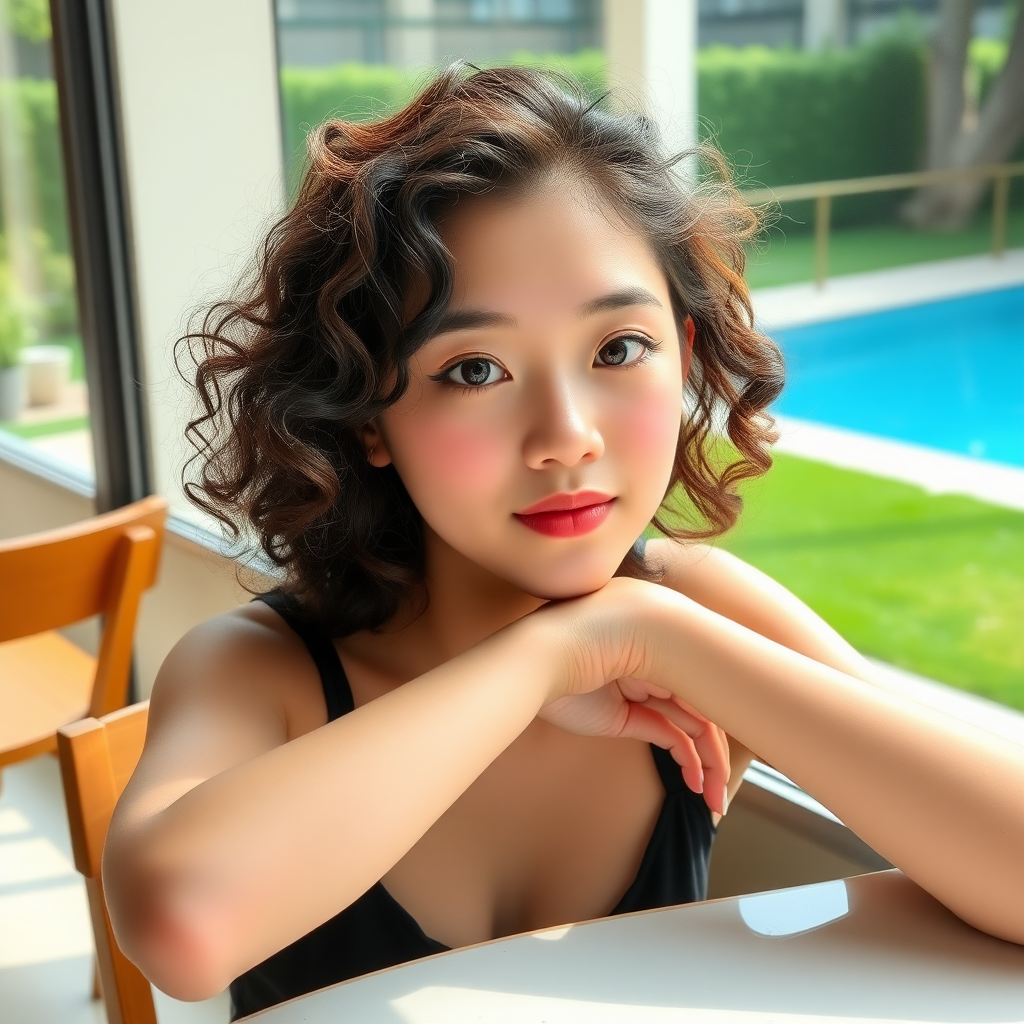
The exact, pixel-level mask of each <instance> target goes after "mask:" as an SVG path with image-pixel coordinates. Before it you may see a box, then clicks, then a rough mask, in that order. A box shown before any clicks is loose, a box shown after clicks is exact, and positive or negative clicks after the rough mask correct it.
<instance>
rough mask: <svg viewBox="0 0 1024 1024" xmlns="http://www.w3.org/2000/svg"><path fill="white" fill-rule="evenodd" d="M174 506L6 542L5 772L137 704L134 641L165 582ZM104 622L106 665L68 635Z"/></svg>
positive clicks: (1, 646)
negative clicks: (154, 590) (75, 627)
mask: <svg viewBox="0 0 1024 1024" xmlns="http://www.w3.org/2000/svg"><path fill="white" fill-rule="evenodd" d="M166 518H167V502H166V501H165V500H164V499H163V498H157V497H152V498H145V499H143V500H142V501H137V502H135V503H134V504H132V505H127V506H125V507H124V508H120V509H117V510H116V511H114V512H108V513H106V514H105V515H100V516H96V517H95V518H93V519H89V520H86V521H85V522H83V523H76V524H75V525H73V526H67V527H63V528H61V529H58V530H51V531H49V532H47V533H38V534H33V535H31V536H29V537H20V538H17V539H15V540H8V541H0V770H2V769H3V768H4V767H5V766H6V765H9V764H13V763H14V762H16V761H22V760H25V759H27V758H30V757H35V756H36V755H37V754H42V753H47V752H49V753H56V751H57V735H56V734H57V729H58V728H60V726H62V725H66V724H67V723H69V722H74V721H77V720H78V719H80V718H84V717H85V716H86V715H90V716H92V717H94V718H98V717H99V716H101V715H105V714H107V713H108V712H110V711H113V710H115V709H116V708H120V707H124V705H125V703H126V702H127V700H128V679H129V675H130V672H131V656H132V636H133V634H134V632H135V619H136V616H137V614H138V610H139V601H140V599H141V597H142V594H143V591H145V590H146V589H148V588H149V587H151V586H152V585H153V583H154V582H155V580H156V572H157V566H158V563H159V560H160V550H161V547H162V544H163V534H164V522H165V520H166ZM93 615H102V616H103V635H102V640H101V642H100V651H99V656H98V657H97V658H92V657H90V656H89V655H88V654H86V653H85V652H84V651H82V650H81V649H80V648H78V647H76V646H75V645H74V644H72V643H71V642H70V641H68V640H66V639H64V637H62V636H61V635H60V634H59V633H56V632H53V631H54V630H56V629H59V628H60V627H61V626H67V625H70V624H71V623H73V622H79V621H81V620H82V619H87V618H90V617H91V616H93Z"/></svg>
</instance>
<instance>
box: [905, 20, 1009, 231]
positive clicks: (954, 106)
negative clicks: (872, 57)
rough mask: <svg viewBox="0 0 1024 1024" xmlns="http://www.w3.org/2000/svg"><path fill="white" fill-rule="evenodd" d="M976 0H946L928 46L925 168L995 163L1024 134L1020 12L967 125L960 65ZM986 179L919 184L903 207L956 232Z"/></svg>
mask: <svg viewBox="0 0 1024 1024" xmlns="http://www.w3.org/2000/svg"><path fill="white" fill-rule="evenodd" d="M974 7H975V2H974V0H944V2H943V4H942V7H941V10H940V17H939V27H938V30H937V31H936V34H935V39H934V42H933V45H932V61H931V69H930V72H931V79H930V83H929V84H930V95H929V118H928V158H927V167H928V169H929V170H932V169H940V168H945V167H973V166H978V165H981V164H993V163H1001V162H1002V161H1004V160H1006V159H1007V158H1008V157H1009V156H1010V154H1011V153H1012V152H1013V151H1014V149H1015V148H1016V146H1017V143H1018V142H1019V141H1020V139H1021V137H1022V136H1024V17H1022V16H1020V15H1018V17H1017V22H1016V25H1015V26H1014V30H1013V38H1012V39H1011V41H1010V47H1009V52H1008V53H1007V55H1006V64H1005V65H1004V66H1003V69H1002V71H1001V72H1000V73H999V77H998V78H997V79H996V81H995V83H994V84H993V86H992V88H991V90H990V91H989V94H988V96H987V97H986V99H985V104H984V106H983V107H982V109H981V113H980V114H979V116H978V120H977V125H976V126H975V127H973V128H972V129H970V130H966V129H965V126H964V122H963V114H964V86H963V81H964V67H965V65H966V60H967V46H968V43H969V42H970V23H971V18H972V15H973V12H974ZM990 184H991V182H988V181H982V180H975V181H959V182H948V183H946V184H943V185H930V186H928V187H926V188H922V189H920V190H919V191H918V192H917V193H916V194H915V195H914V196H913V197H912V198H911V199H910V200H909V202H908V203H907V204H906V205H905V206H904V208H903V211H902V216H903V219H904V220H905V221H906V222H907V223H908V224H912V225H914V226H915V227H924V228H933V229H938V230H946V231H954V230H957V229H959V228H962V227H963V226H964V225H965V224H966V223H967V222H968V221H969V220H970V218H971V216H972V215H973V214H974V212H975V210H976V209H977V208H978V203H979V202H980V201H981V198H982V196H983V195H984V193H985V191H986V190H987V189H988V188H989V186H990Z"/></svg>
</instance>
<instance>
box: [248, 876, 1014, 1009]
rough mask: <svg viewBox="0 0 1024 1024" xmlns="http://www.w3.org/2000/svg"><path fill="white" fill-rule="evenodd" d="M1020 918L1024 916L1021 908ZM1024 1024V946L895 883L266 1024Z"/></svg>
mask: <svg viewBox="0 0 1024 1024" xmlns="http://www.w3.org/2000/svg"><path fill="white" fill-rule="evenodd" d="M1022 912H1024V909H1022ZM826 1018H827V1019H829V1020H830V1021H836V1022H839V1021H844V1022H845V1021H850V1022H852V1021H857V1022H858V1024H861V1022H863V1024H867V1022H868V1021H870V1022H872V1024H882V1022H884V1021H904V1022H911V1021H912V1022H944V1024H982V1022H993V1024H995V1022H999V1024H1010V1022H1014V1024H1017V1022H1024V947H1021V946H1017V945H1014V944H1012V943H1009V942H1002V941H1000V940H999V939H994V938H992V937H990V936H988V935H984V934H982V933H981V932H978V931H976V930H974V929H973V928H970V927H969V926H967V925H965V924H963V923H962V922H961V921H960V920H958V919H957V918H956V917H954V916H953V914H951V913H950V912H949V911H948V910H946V909H945V908H944V907H943V906H941V905H940V904H939V903H937V902H936V901H935V900H933V899H932V898H931V897H930V896H928V895H927V894H926V893H925V892H924V891H923V890H921V889H919V888H918V887H917V886H916V885H914V884H913V883H912V882H910V881H909V880H908V879H907V878H906V877H905V876H903V875H902V874H900V873H899V872H897V871H884V872H878V873H877V874H872V875H862V876H860V877H858V878H853V879H848V880H847V881H836V882H823V883H821V884H818V885H808V886H801V887H799V888H795V889H784V890H780V891H778V892H773V893H759V894H757V895H753V896H742V897H738V898H734V899H727V900H718V901H715V902H711V903H698V904H692V905H690V906H685V907H677V908H673V909H669V910H654V911H648V912H646V913H640V914H631V915H625V916H622V917H616V918H607V919H604V920H600V921H593V922H590V923H587V924H580V925H573V926H570V927H567V928H557V929H549V930H547V931H541V932H534V933H531V934H528V935H521V936H517V937H515V938H510V939H502V940H498V941H495V942H488V943H484V944H482V945H479V946H474V947H470V948H467V949H463V950H456V951H453V952H451V953H442V954H440V955H438V956H435V957H429V958H427V959H425V960H419V961H415V962H413V963H411V964H404V965H402V966H401V967H395V968H392V969H391V970H387V971H381V972H379V973H377V974H373V975H369V976H367V977H365V978H357V979H355V980H353V981H349V982H345V983H343V984H341V985H336V986H334V987H333V988H329V989H324V990H322V991H320V992H316V993H313V994H311V995H308V996H304V997H303V998H301V999H296V1000H293V1001H292V1002H290V1003H285V1004H283V1005H281V1006H278V1007H274V1008H272V1009H270V1010H267V1011H265V1012H264V1013H262V1014H257V1015H255V1016H254V1017H251V1018H248V1019H250V1020H258V1021H259V1024H298V1022H299V1021H302V1022H304V1024H327V1022H331V1024H338V1022H346V1024H349V1022H351V1024H670V1022H671V1024H681V1022H684V1021H685V1022H687V1024H696V1022H705V1021H706V1022H713V1024H727V1022H728V1024H733V1022H743V1024H762V1022H764V1024H767V1022H769V1021H771V1022H772V1024H809V1022H810V1021H816V1020H824V1019H826Z"/></svg>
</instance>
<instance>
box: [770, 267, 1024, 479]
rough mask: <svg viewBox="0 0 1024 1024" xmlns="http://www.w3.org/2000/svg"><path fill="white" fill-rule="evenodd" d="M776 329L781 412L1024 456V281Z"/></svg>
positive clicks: (1009, 457)
mask: <svg viewBox="0 0 1024 1024" xmlns="http://www.w3.org/2000/svg"><path fill="white" fill-rule="evenodd" d="M771 334H772V337H774V338H775V339H776V341H778V342H779V344H780V345H781V346H782V349H783V351H784V352H785V354H786V362H787V367H788V375H789V379H788V382H787V385H786V389H785V391H784V392H783V393H782V397H781V398H780V399H779V401H778V402H776V403H775V405H774V406H773V411H774V412H777V413H780V414H782V415H785V416H791V417H797V418H799V419H803V420H812V421H816V422H818V423H827V424H831V425H832V426H837V427H845V428H847V429H850V430H858V431H861V432H863V433H866V434H875V435H878V436H881V437H888V438H894V439H896V440H900V441H911V442H914V443H916V444H923V445H927V446H929V447H932V448H939V449H942V450H944V451H950V452H957V453H958V454H961V455H971V456H974V457H976V458H979V459H986V460H989V461H992V462H1001V463H1006V464H1009V465H1011V466H1024V287H1016V288H1008V289H1004V290H1001V291H994V292H984V293H982V294H978V295H969V296H966V297H962V298H956V299H948V300H945V301H943V302H932V303H928V304H927V305H922V306H907V307H904V308H902V309H892V310H885V311H884V312H879V313H870V314H867V315H865V316H857V317H850V318H847V319H844V320H831V321H825V322H823V323H815V324H805V325H802V326H799V327H788V328H784V329H780V330H777V331H773V332H771Z"/></svg>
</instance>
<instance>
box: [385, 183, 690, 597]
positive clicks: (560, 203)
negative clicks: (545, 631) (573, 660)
mask: <svg viewBox="0 0 1024 1024" xmlns="http://www.w3.org/2000/svg"><path fill="white" fill-rule="evenodd" d="M442 235H443V237H444V240H445V243H446V244H447V246H448V248H449V250H450V251H451V253H452V256H453V257H454V264H455V292H454V296H453V299H452V304H451V308H450V310H449V316H448V318H447V322H446V324H445V326H444V327H443V329H442V333H440V334H438V335H436V336H435V337H434V338H432V339H431V340H430V341H428V342H427V343H426V344H425V345H423V346H422V347H421V348H420V349H419V351H418V352H417V353H416V354H415V355H414V356H413V358H412V360H411V363H410V375H411V384H410V387H409V390H408V391H407V392H406V394H405V395H404V396H403V398H402V399H401V400H400V401H399V402H397V403H396V404H395V405H393V406H391V407H390V408H389V409H388V410H387V411H386V412H385V413H384V415H383V416H381V417H380V420H379V422H378V423H377V425H376V426H375V427H374V428H370V430H369V431H368V434H367V445H368V448H371V454H370V461H371V462H372V463H373V464H374V465H377V466H383V465H386V464H387V463H388V462H392V463H393V464H394V466H395V468H396V470H397V471H398V474H399V476H400V477H401V478H402V481H403V483H404V484H405V486H406V488H407V489H408V491H409V494H410V496H411V497H412V500H413V502H414V503H415V504H416V507H417V508H418V509H419V511H420V513H421V514H422V516H423V519H424V520H425V522H426V524H427V527H428V528H429V529H428V531H427V544H428V553H427V554H428V565H429V563H430V560H431V558H432V557H436V555H437V551H436V550H435V551H433V552H432V551H431V546H435V547H437V541H438V540H440V541H441V542H442V545H441V546H442V547H447V548H450V549H454V551H456V552H458V553H460V554H461V555H463V556H465V557H467V558H469V559H470V560H471V561H472V562H474V563H476V564H477V565H478V566H480V567H482V568H483V569H485V570H487V571H489V572H490V573H493V574H494V575H496V576H497V577H499V578H500V579H502V580H505V581H507V582H508V583H511V584H513V585H515V586H516V587H518V588H520V589H521V590H523V591H524V592H526V593H528V594H531V595H533V596H536V597H540V598H564V597H571V596H575V595H579V594H583V593H588V592H590V591H593V590H596V589H598V588H600V587H601V586H603V585H604V584H605V583H607V581H608V580H609V579H610V578H611V577H612V575H613V574H614V572H615V570H616V568H617V567H618V565H619V563H620V562H621V560H622V558H623V557H624V556H625V553H626V552H627V551H628V549H629V547H630V546H631V545H632V544H633V542H634V541H635V540H636V539H637V537H638V536H640V534H641V533H642V532H643V530H644V528H645V527H646V526H647V524H648V523H649V522H650V519H651V517H652V516H653V515H654V513H655V511H656V510H657V508H658V505H659V503H660V501H661V499H662V496H663V495H664V493H665V489H666V487H667V486H668V482H669V477H670V473H671V469H672V462H673V458H674V455H675V449H676V441H677V438H678V436H679V426H680V416H681V405H682V392H683V377H684V370H683V365H684V359H683V358H682V353H681V351H680V339H679V336H678V333H677V329H676V324H675V321H674V317H673V315H672V304H671V300H670V296H669V289H668V284H667V282H666V280H665V275H664V274H663V273H662V271H661V269H660V267H659V265H658V262H657V260H656V259H655V257H654V255H653V254H652V253H651V251H650V249H649V247H648V245H647V244H646V242H645V241H644V240H643V239H642V238H641V237H639V236H638V235H637V234H636V233H635V232H634V231H632V230H631V229H630V228H628V227H627V226H626V225H625V224H624V223H623V221H622V220H621V219H620V218H619V217H617V216H616V215H615V214H614V213H613V212H612V210H611V209H610V208H609V207H607V206H606V205H605V204H603V203H602V202H601V201H599V200H597V199H596V198H594V196H593V194H592V192H591V190H590V189H588V188H586V187H584V186H581V184H580V183H579V182H578V181H575V180H573V179H569V178H565V177H563V178H556V179H552V180H551V181H549V182H547V183H546V184H545V185H543V186H541V187H538V188H537V189H536V190H534V191H531V192H529V193H528V194H526V195H524V196H521V197H517V198H508V197H504V198H497V197H483V198H475V199H471V200H469V201H465V200H464V201H462V202H460V203H459V205H458V207H457V208H456V209H455V211H454V212H453V213H452V214H451V215H450V216H449V217H448V218H447V219H446V220H445V222H444V224H443V226H442ZM686 347H687V342H686V341H685V340H684V348H686ZM431 533H432V534H433V535H434V536H433V537H432V536H431Z"/></svg>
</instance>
